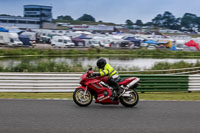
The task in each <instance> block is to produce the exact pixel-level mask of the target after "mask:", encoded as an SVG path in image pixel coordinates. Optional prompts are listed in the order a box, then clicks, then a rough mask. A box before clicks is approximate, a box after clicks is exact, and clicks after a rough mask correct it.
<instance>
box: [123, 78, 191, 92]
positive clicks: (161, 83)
mask: <svg viewBox="0 0 200 133" xmlns="http://www.w3.org/2000/svg"><path fill="white" fill-rule="evenodd" d="M120 76H121V78H122V79H124V78H128V77H138V78H140V85H139V86H138V88H137V91H140V92H156V91H159V92H160V91H188V76H187V75H130V74H121V75H120Z"/></svg>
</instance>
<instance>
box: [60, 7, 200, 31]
mask: <svg viewBox="0 0 200 133" xmlns="http://www.w3.org/2000/svg"><path fill="white" fill-rule="evenodd" d="M57 19H58V20H68V21H91V22H96V20H95V18H94V17H93V16H91V15H88V14H84V15H83V16H81V17H80V18H78V19H76V20H75V19H73V18H72V17H71V16H69V15H66V16H58V17H57ZM99 22H102V21H99ZM125 24H126V25H127V26H132V25H137V26H155V27H160V28H167V29H173V30H181V31H189V32H199V31H200V17H199V16H197V15H196V14H192V13H185V14H184V15H183V17H175V16H174V15H173V14H172V13H171V12H169V11H165V12H164V13H163V14H158V15H157V16H156V17H154V18H153V19H152V20H151V21H150V22H147V23H143V22H142V20H140V19H138V20H136V22H133V21H131V20H130V19H127V20H126V21H125Z"/></svg>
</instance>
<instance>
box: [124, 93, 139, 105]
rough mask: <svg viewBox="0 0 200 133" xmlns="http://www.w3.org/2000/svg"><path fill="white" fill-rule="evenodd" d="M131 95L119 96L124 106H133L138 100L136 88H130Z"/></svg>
mask: <svg viewBox="0 0 200 133" xmlns="http://www.w3.org/2000/svg"><path fill="white" fill-rule="evenodd" d="M131 91H132V92H131V93H130V94H131V97H123V96H121V97H120V102H121V104H122V105H124V106H125V107H134V106H135V105H136V104H137V103H138V101H139V95H138V93H137V92H136V90H131Z"/></svg>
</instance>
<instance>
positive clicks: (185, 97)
mask: <svg viewBox="0 0 200 133" xmlns="http://www.w3.org/2000/svg"><path fill="white" fill-rule="evenodd" d="M139 96H140V100H178V101H199V100H200V92H192V93H188V92H148V93H139ZM10 98H12V99H39V98H61V99H62V98H65V99H66V98H67V99H72V93H0V99H10Z"/></svg>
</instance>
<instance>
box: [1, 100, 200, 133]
mask: <svg viewBox="0 0 200 133" xmlns="http://www.w3.org/2000/svg"><path fill="white" fill-rule="evenodd" d="M104 132H106V133H200V102H186V101H184V102H176V101H163V102H162V101H140V102H139V104H138V105H137V106H136V107H134V108H125V107H123V106H122V105H119V106H116V105H101V104H94V103H93V104H91V105H90V106H89V107H86V108H85V107H79V106H77V105H75V103H73V101H71V100H68V101H66V100H0V133H104Z"/></svg>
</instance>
